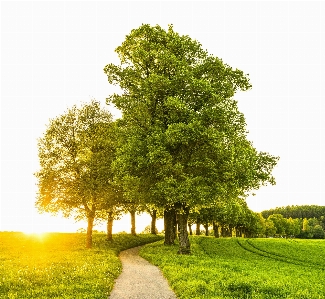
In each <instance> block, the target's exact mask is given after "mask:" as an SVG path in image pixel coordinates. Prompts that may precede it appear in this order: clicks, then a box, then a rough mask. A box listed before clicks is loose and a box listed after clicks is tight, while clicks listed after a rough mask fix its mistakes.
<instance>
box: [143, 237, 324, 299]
mask: <svg viewBox="0 0 325 299" xmlns="http://www.w3.org/2000/svg"><path fill="white" fill-rule="evenodd" d="M190 241H191V244H192V245H191V248H192V254H191V255H189V256H186V255H178V254H177V250H178V246H177V245H175V246H169V247H167V246H163V243H162V241H159V242H156V243H153V244H149V245H146V246H145V247H144V248H142V250H141V252H140V255H141V256H142V257H144V258H145V259H147V260H148V261H150V262H151V263H153V264H155V265H157V266H158V267H159V268H160V269H161V270H162V272H163V274H164V276H165V277H166V278H167V279H168V281H169V284H170V286H171V287H172V289H173V290H174V291H175V293H176V295H177V296H178V298H180V299H191V298H193V299H194V298H195V299H202V298H211V299H212V298H215V299H217V298H220V299H221V298H243V299H244V298H245V299H247V298H263V299H264V298H270V299H271V298H292V299H316V298H317V299H321V298H325V284H324V281H325V241H324V240H300V239H299V240H298V239H292V240H286V239H242V238H220V239H216V238H213V237H204V236H193V237H191V238H190Z"/></svg>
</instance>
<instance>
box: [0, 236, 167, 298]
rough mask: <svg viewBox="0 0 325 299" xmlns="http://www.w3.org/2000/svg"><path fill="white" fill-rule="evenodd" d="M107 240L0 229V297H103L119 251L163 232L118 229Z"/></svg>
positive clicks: (115, 269) (116, 271)
mask: <svg viewBox="0 0 325 299" xmlns="http://www.w3.org/2000/svg"><path fill="white" fill-rule="evenodd" d="M113 238H114V241H113V242H107V241H106V240H105V235H104V234H95V235H94V236H93V249H90V250H89V249H86V248H85V235H84V234H57V233H55V234H54V233H51V234H45V235H42V236H37V235H25V234H23V233H12V232H8V233H6V232H0V298H9V299H12V298H19V299H20V298H44V299H46V298H71V299H72V298H73V299H79V298H87V299H88V298H107V297H108V294H109V293H110V292H111V290H112V288H113V284H114V280H115V278H117V277H118V275H119V274H120V273H121V263H120V260H119V259H118V257H117V255H118V253H119V252H120V251H121V250H124V249H128V248H131V247H135V246H138V245H143V244H146V243H149V242H154V241H157V240H159V239H161V238H162V237H160V236H153V235H138V236H131V235H127V234H118V235H114V236H113Z"/></svg>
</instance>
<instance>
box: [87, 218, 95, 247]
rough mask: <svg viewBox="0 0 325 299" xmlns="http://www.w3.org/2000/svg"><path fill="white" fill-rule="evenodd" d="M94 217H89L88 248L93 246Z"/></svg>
mask: <svg viewBox="0 0 325 299" xmlns="http://www.w3.org/2000/svg"><path fill="white" fill-rule="evenodd" d="M94 219H95V217H94V216H92V215H91V216H88V218H87V221H88V225H87V238H86V248H92V246H93V226H94Z"/></svg>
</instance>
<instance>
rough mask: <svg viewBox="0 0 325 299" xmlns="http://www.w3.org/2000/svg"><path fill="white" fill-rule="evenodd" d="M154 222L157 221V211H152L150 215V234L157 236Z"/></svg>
mask: <svg viewBox="0 0 325 299" xmlns="http://www.w3.org/2000/svg"><path fill="white" fill-rule="evenodd" d="M156 220H157V210H153V211H152V214H151V229H150V231H151V234H153V235H156V234H157V228H156Z"/></svg>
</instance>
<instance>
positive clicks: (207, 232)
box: [204, 223, 209, 236]
mask: <svg viewBox="0 0 325 299" xmlns="http://www.w3.org/2000/svg"><path fill="white" fill-rule="evenodd" d="M204 229H205V235H206V236H208V235H209V224H208V223H206V224H204Z"/></svg>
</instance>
